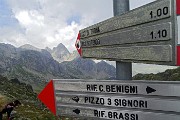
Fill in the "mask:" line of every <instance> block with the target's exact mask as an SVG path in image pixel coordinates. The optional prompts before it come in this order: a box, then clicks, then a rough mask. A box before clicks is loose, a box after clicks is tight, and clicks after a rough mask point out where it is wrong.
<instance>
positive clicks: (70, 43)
mask: <svg viewBox="0 0 180 120" xmlns="http://www.w3.org/2000/svg"><path fill="white" fill-rule="evenodd" d="M112 1H113V0H0V42H1V43H10V44H12V45H14V46H16V47H19V46H21V45H24V44H31V45H33V46H35V47H38V48H45V47H46V46H48V47H50V48H53V47H54V46H57V45H58V44H59V43H63V44H64V45H65V46H66V47H67V48H68V49H69V50H70V51H71V52H72V51H73V50H75V47H74V43H75V40H76V37H77V33H78V31H79V30H80V29H82V28H84V27H87V26H90V25H93V24H95V23H97V22H100V21H103V20H105V19H107V18H110V17H112V16H113V3H112ZM152 1H154V0H130V8H131V9H134V8H136V7H139V6H142V5H144V4H147V3H149V2H152Z"/></svg>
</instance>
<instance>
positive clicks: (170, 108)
mask: <svg viewBox="0 0 180 120" xmlns="http://www.w3.org/2000/svg"><path fill="white" fill-rule="evenodd" d="M49 91H51V92H49ZM179 91H180V82H158V81H156V82H149V81H107V80H104V81H94V80H52V81H50V83H49V84H48V85H47V86H46V87H45V89H44V90H43V91H42V92H41V93H40V94H39V96H38V97H39V99H40V100H41V101H42V102H44V103H45V104H46V105H47V106H50V107H49V108H50V109H51V111H53V113H54V114H55V115H57V116H63V115H65V116H66V115H67V116H75V117H82V118H88V119H100V118H101V119H115V120H116V119H117V120H151V119H153V120H164V119H166V120H171V119H172V120H179V117H180V100H179V99H180V92H179ZM50 96H51V97H50ZM49 101H51V103H50V102H49ZM52 101H53V103H52ZM50 104H52V105H50ZM125 118H126V119H125Z"/></svg>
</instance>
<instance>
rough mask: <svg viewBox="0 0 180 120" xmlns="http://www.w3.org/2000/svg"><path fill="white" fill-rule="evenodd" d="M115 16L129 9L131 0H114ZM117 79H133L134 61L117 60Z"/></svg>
mask: <svg viewBox="0 0 180 120" xmlns="http://www.w3.org/2000/svg"><path fill="white" fill-rule="evenodd" d="M113 9H114V16H118V15H121V14H123V13H125V12H126V11H129V0H113ZM116 79H117V80H132V63H131V62H119V61H116Z"/></svg>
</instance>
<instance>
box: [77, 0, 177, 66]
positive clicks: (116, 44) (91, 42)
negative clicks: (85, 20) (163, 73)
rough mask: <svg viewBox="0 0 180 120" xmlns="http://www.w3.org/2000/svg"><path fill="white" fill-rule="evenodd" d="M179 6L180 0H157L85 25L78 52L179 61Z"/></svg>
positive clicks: (101, 56)
mask: <svg viewBox="0 0 180 120" xmlns="http://www.w3.org/2000/svg"><path fill="white" fill-rule="evenodd" d="M177 1H178V0H177ZM178 8H179V4H178V2H176V0H157V1H155V2H153V3H150V4H147V5H145V6H142V7H140V8H137V9H134V10H132V11H129V12H127V13H125V14H123V15H121V16H116V17H113V18H110V19H108V20H105V21H103V22H100V23H97V24H95V25H92V26H90V27H87V28H85V29H82V30H80V32H79V35H78V40H77V42H76V47H77V49H78V52H79V53H80V55H81V56H82V57H83V58H95V59H109V60H116V61H127V62H144V63H155V64H165V65H179V64H180V58H179V56H178V54H180V53H179V52H178V49H179V47H178V45H177V44H178V34H177V14H179V12H178Z"/></svg>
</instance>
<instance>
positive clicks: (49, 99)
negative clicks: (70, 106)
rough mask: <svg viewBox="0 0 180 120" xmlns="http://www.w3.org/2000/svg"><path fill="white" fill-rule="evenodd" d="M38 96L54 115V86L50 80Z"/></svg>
mask: <svg viewBox="0 0 180 120" xmlns="http://www.w3.org/2000/svg"><path fill="white" fill-rule="evenodd" d="M38 98H39V99H40V100H41V102H43V103H44V104H45V105H46V106H47V107H48V108H49V109H50V111H51V112H52V113H54V115H56V106H55V95H54V86H53V81H52V80H51V81H50V82H49V83H48V84H47V85H46V87H45V88H44V89H43V90H42V91H41V93H40V94H39V95H38Z"/></svg>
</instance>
